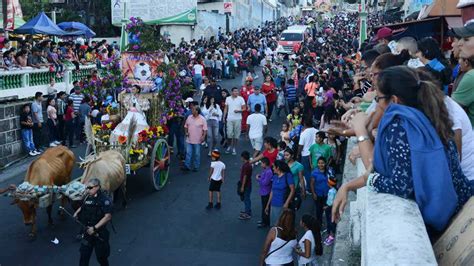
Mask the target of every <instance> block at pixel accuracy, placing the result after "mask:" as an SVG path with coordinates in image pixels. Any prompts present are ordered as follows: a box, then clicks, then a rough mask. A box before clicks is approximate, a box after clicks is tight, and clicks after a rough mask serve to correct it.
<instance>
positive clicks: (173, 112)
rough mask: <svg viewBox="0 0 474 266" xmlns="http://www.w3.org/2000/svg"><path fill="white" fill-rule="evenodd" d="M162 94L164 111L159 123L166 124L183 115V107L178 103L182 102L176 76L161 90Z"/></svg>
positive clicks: (179, 83) (179, 84)
mask: <svg viewBox="0 0 474 266" xmlns="http://www.w3.org/2000/svg"><path fill="white" fill-rule="evenodd" d="M170 72H173V70H170ZM170 77H171V75H170ZM162 93H163V98H164V100H165V106H166V110H165V112H163V113H162V114H161V119H160V123H161V124H166V121H168V120H170V119H171V118H173V117H174V116H179V115H183V114H184V107H183V105H182V104H179V103H178V102H180V101H182V100H183V99H182V91H181V82H180V80H179V79H178V78H177V77H176V76H175V77H174V78H172V79H170V81H169V82H168V83H167V86H166V87H165V88H164V89H163V90H162Z"/></svg>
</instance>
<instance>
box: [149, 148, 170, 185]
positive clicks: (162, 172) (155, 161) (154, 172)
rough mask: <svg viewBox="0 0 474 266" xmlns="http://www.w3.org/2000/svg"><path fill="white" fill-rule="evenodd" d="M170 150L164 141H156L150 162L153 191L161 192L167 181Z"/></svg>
mask: <svg viewBox="0 0 474 266" xmlns="http://www.w3.org/2000/svg"><path fill="white" fill-rule="evenodd" d="M170 158H171V156H170V149H169V146H168V143H167V142H166V141H165V140H164V139H159V140H158V141H156V143H155V146H154V147H153V152H152V154H151V160H150V176H151V181H152V184H153V186H154V188H155V190H161V189H162V188H163V187H164V186H165V185H166V182H167V181H168V174H169V167H170Z"/></svg>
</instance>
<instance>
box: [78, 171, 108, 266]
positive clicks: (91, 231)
mask: <svg viewBox="0 0 474 266" xmlns="http://www.w3.org/2000/svg"><path fill="white" fill-rule="evenodd" d="M74 217H75V218H78V219H79V221H80V222H81V223H83V224H84V225H85V226H86V227H87V229H86V228H84V232H82V233H83V239H82V241H81V248H80V249H79V251H80V254H81V258H80V262H79V265H81V266H87V265H89V260H90V257H91V255H92V251H93V250H94V249H95V255H96V257H97V261H98V262H99V264H100V265H101V266H106V265H109V262H108V257H109V255H110V245H109V231H108V230H107V227H106V225H107V223H108V222H109V221H110V220H111V219H112V202H111V200H110V199H109V198H108V197H107V195H106V194H105V193H104V192H102V191H101V189H100V180H99V179H97V178H92V179H90V180H89V182H88V183H87V196H86V198H85V199H84V202H83V204H82V206H81V207H80V208H79V209H77V211H76V212H75V213H74Z"/></svg>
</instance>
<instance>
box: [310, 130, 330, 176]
mask: <svg viewBox="0 0 474 266" xmlns="http://www.w3.org/2000/svg"><path fill="white" fill-rule="evenodd" d="M325 138H326V133H324V132H322V131H319V132H318V133H316V143H314V144H313V145H311V147H309V153H310V156H311V160H310V165H311V169H314V168H316V166H317V164H318V159H319V157H324V159H325V162H326V163H328V162H329V158H330V157H331V156H332V150H331V146H329V145H327V144H325V143H324V139H325Z"/></svg>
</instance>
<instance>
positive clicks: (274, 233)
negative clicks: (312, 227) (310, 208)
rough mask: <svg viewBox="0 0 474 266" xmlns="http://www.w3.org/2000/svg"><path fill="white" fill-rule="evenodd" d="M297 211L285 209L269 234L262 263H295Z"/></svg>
mask: <svg viewBox="0 0 474 266" xmlns="http://www.w3.org/2000/svg"><path fill="white" fill-rule="evenodd" d="M296 244H297V242H296V228H295V213H294V211H292V210H289V209H285V210H284V211H283V212H282V213H281V215H280V217H279V219H278V222H277V223H276V225H275V227H272V228H271V229H270V231H269V232H268V234H267V238H266V239H265V243H264V244H263V248H262V253H261V255H260V265H282V266H290V265H294V264H293V249H294V248H295V247H296Z"/></svg>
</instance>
